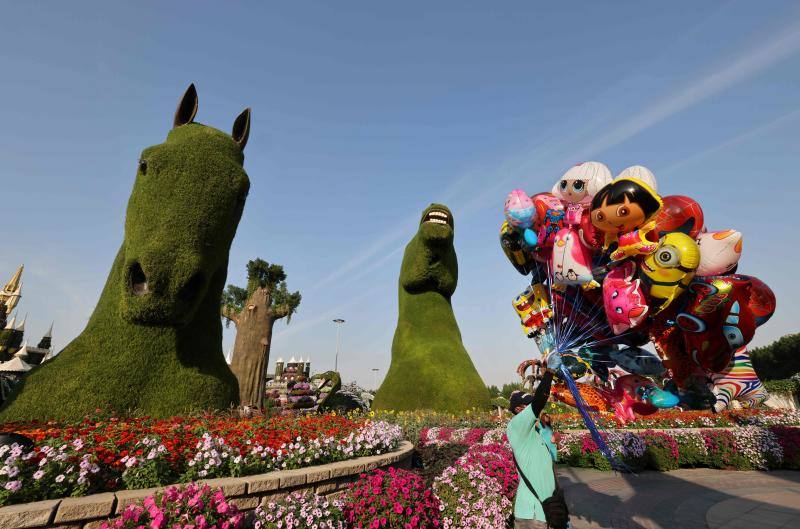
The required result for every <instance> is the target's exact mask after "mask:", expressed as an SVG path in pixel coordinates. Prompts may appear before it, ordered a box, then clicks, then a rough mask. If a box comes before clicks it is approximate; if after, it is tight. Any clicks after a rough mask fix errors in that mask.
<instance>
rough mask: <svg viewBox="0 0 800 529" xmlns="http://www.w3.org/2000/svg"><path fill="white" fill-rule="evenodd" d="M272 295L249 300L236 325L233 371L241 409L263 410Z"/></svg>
mask: <svg viewBox="0 0 800 529" xmlns="http://www.w3.org/2000/svg"><path fill="white" fill-rule="evenodd" d="M270 302H271V299H270V292H269V290H267V289H266V288H258V289H256V290H255V291H254V292H253V293H252V294H251V295H250V297H249V298H248V300H247V303H245V305H244V308H243V309H242V311H241V313H240V314H239V317H238V320H237V322H236V340H235V342H234V344H233V359H232V360H231V370H233V373H234V374H235V375H236V378H237V379H238V380H239V398H240V400H241V404H242V406H252V407H257V408H261V407H262V406H263V404H264V387H265V384H266V378H267V367H268V365H269V348H270V343H271V342H272V326H273V324H274V323H275V320H274V315H273V314H272V311H271V310H270Z"/></svg>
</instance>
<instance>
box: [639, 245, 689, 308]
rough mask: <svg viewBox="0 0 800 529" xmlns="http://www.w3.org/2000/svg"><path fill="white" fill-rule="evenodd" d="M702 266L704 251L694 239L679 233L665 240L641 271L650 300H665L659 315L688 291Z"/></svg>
mask: <svg viewBox="0 0 800 529" xmlns="http://www.w3.org/2000/svg"><path fill="white" fill-rule="evenodd" d="M699 264H700V248H699V247H698V246H697V243H696V242H695V241H694V239H692V238H691V237H689V236H688V235H686V234H684V233H681V232H677V231H675V232H671V233H668V234H666V235H664V236H663V237H661V239H660V240H659V241H658V249H656V251H655V252H653V253H651V254H650V255H648V256H647V257H645V259H644V260H643V261H642V265H641V266H640V267H639V278H640V279H641V280H642V282H643V283H644V284H646V285H649V287H650V297H651V298H655V299H662V300H664V302H663V303H662V304H661V306H660V307H659V308H658V310H656V314H658V313H659V312H661V311H662V310H664V309H665V308H667V307H668V306H669V304H670V303H672V301H673V300H674V299H675V298H677V297H678V296H680V295H681V294H682V293H683V291H684V290H686V288H687V287H688V286H689V283H690V282H691V281H692V278H693V277H694V273H695V270H697V266H698V265H699Z"/></svg>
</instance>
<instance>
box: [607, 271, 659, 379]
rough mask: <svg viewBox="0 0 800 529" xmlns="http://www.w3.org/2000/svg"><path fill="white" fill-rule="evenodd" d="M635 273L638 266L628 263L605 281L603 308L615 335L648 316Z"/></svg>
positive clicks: (613, 272) (609, 275)
mask: <svg viewBox="0 0 800 529" xmlns="http://www.w3.org/2000/svg"><path fill="white" fill-rule="evenodd" d="M635 273H636V265H635V264H634V263H633V261H626V262H625V263H624V264H622V265H620V266H618V267H616V268H614V269H612V270H611V271H610V272H609V273H608V275H606V278H605V279H604V280H603V306H604V308H605V311H606V318H607V319H608V323H609V325H611V330H612V331H614V334H621V333H623V332H625V331H627V330H629V329H631V328H633V327H636V326H637V325H639V324H640V323H641V322H642V320H644V318H645V317H646V316H647V311H648V310H649V307H648V306H647V300H646V299H645V297H644V294H643V293H642V287H641V285H640V283H639V279H633V275H634V274H635ZM623 367H624V366H623Z"/></svg>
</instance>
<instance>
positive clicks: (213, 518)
mask: <svg viewBox="0 0 800 529" xmlns="http://www.w3.org/2000/svg"><path fill="white" fill-rule="evenodd" d="M243 518H244V517H243V515H242V514H241V513H240V512H239V509H238V508H237V507H236V505H234V504H232V503H230V502H228V501H227V500H226V499H225V495H224V494H223V493H222V491H221V490H216V491H212V490H211V487H209V486H208V485H205V486H202V487H201V486H198V485H196V484H194V483H190V484H189V485H187V486H186V487H185V488H182V489H181V488H178V487H168V488H167V489H166V490H165V491H164V492H163V493H158V494H154V495H153V496H148V497H147V498H146V499H145V500H144V502H143V503H142V505H136V504H131V505H129V506H128V507H126V508H125V510H124V511H123V512H122V514H121V515H120V516H118V517H117V518H115V519H113V520H109V521H108V522H104V523H103V524H101V525H100V529H139V528H141V527H147V528H149V529H167V528H174V527H180V528H185V527H192V528H196V529H201V528H202V529H212V528H214V529H238V528H239V527H241V526H242V521H243Z"/></svg>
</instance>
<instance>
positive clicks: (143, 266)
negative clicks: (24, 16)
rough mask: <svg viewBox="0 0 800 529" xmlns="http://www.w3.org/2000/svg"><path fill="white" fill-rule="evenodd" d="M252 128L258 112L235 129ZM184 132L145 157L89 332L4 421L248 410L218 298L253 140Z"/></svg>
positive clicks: (26, 384) (23, 391)
mask: <svg viewBox="0 0 800 529" xmlns="http://www.w3.org/2000/svg"><path fill="white" fill-rule="evenodd" d="M190 93H194V87H191V88H190V91H187V96H189V94H190ZM187 96H185V97H184V101H183V103H186V102H187ZM194 96H195V98H194V103H195V105H196V93H194ZM183 103H182V105H181V107H179V108H180V109H182V110H185V108H184V104H183ZM189 103H190V104H191V101H189ZM190 106H191V105H189V107H190ZM189 107H187V108H189ZM195 109H196V106H195ZM179 114H180V112H179ZM193 116H194V114H193V113H191V115H190V116H189V115H187V116H186V117H187V118H188V121H190V120H191V119H192V118H193ZM243 119H244V120H246V122H247V131H249V111H246V112H244V113H242V115H241V116H240V117H239V118H238V119H237V120H236V123H237V125H236V126H235V127H234V128H235V129H237V126H240V125H242V123H243V122H242V120H243ZM177 124H178V126H176V127H175V128H173V129H172V130H171V131H170V132H169V134H168V135H167V139H166V141H165V142H164V143H162V144H160V145H155V146H153V147H149V148H147V149H145V150H144V151H143V152H142V154H141V159H140V161H139V163H138V171H137V175H136V180H135V183H134V185H133V191H132V193H131V196H130V200H129V202H128V209H127V214H126V218H125V237H124V240H123V241H122V246H121V248H120V249H119V252H118V253H117V256H116V259H115V260H114V264H113V266H112V267H111V272H110V273H109V276H108V280H107V282H106V285H105V287H104V289H103V292H102V294H101V296H100V300H99V301H98V303H97V306H96V308H95V311H94V313H93V314H92V316H91V318H90V320H89V323H88V324H87V326H86V328H85V329H84V331H83V332H82V333H81V334H80V335H79V336H78V337H77V338H75V340H73V341H72V342H71V343H70V344H69V345H67V347H66V348H65V349H64V350H63V351H61V353H60V354H58V355H57V356H56V357H55V358H53V359H52V360H50V361H48V362H45V363H44V364H42V365H41V366H39V367H36V368H34V369H33V370H32V371H31V372H30V373H29V374H28V375H27V376H26V377H25V379H24V380H23V382H22V383H21V384H19V385H18V386H17V388H16V390H15V392H14V394H12V396H11V398H10V399H9V400H8V401H7V402H6V404H5V407H4V408H3V410H2V412H0V422H6V421H12V420H28V419H50V418H65V419H80V418H81V417H83V416H84V415H86V414H88V413H92V412H93V411H94V410H95V409H97V408H106V409H113V410H116V411H117V412H119V413H122V414H128V413H141V414H145V415H151V416H155V417H168V416H172V415H180V414H183V413H187V412H190V411H192V410H210V409H225V408H228V407H229V406H230V405H231V404H237V403H238V401H239V390H238V384H237V382H236V378H235V377H234V375H233V373H232V372H231V370H230V368H229V367H228V365H227V363H226V362H225V357H224V356H223V353H222V323H221V320H220V299H221V296H222V289H223V287H224V285H225V279H226V275H227V269H228V253H229V250H230V246H231V242H232V241H233V237H234V234H235V233H236V227H237V225H238V223H239V219H240V217H241V214H242V210H243V208H244V201H245V197H246V196H247V192H248V189H249V187H250V183H249V180H248V177H247V174H246V173H245V171H244V169H243V167H242V164H243V161H244V155H243V153H242V150H241V149H242V145H243V141H242V137H241V136H237V138H232V137H231V135H229V134H226V133H223V132H221V131H219V130H216V129H213V128H211V127H207V126H205V125H200V124H196V123H186V124H181V123H177ZM237 130H239V129H237ZM239 132H241V130H239ZM244 138H245V141H246V133H244ZM237 140H238V141H237ZM98 221H101V219H98Z"/></svg>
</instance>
